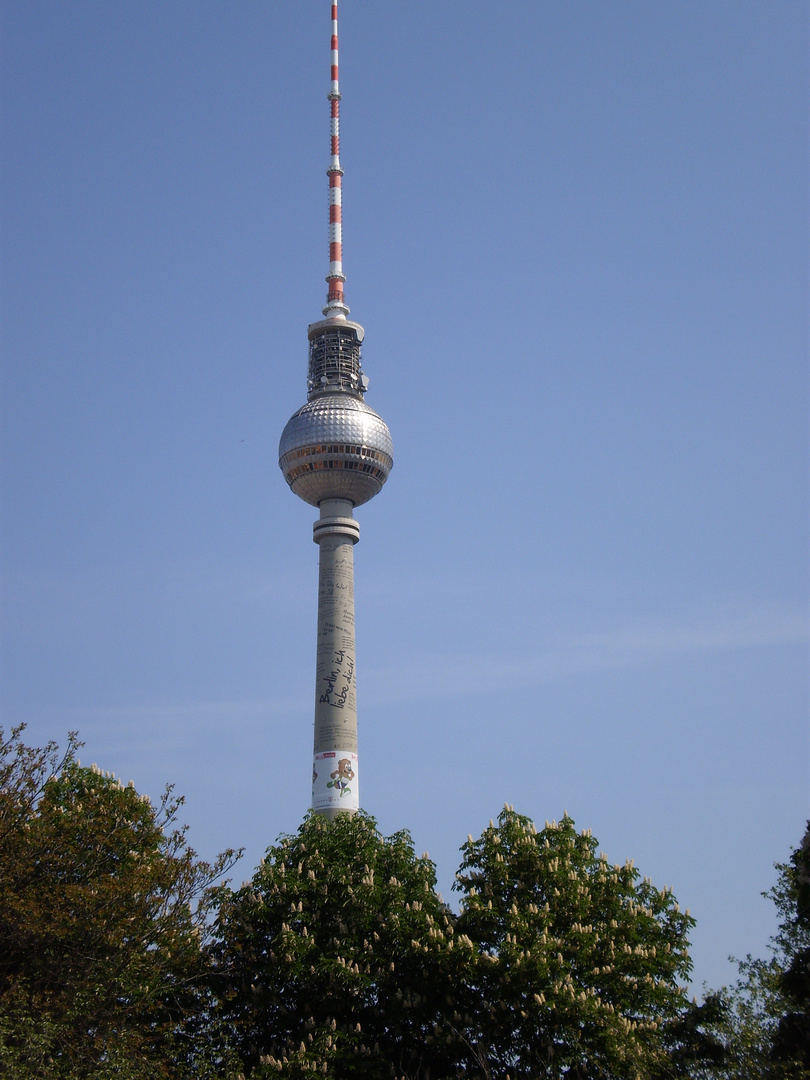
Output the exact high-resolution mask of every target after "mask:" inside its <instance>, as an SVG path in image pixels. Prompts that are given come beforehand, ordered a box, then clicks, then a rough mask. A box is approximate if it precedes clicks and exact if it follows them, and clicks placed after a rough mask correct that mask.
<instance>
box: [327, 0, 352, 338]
mask: <svg viewBox="0 0 810 1080" xmlns="http://www.w3.org/2000/svg"><path fill="white" fill-rule="evenodd" d="M337 9H338V6H337V0H332V82H331V86H330V88H329V102H330V107H331V137H332V139H331V142H332V146H331V158H330V162H329V168H328V169H327V170H326V171H327V173H328V176H329V273H328V274H327V275H326V280H327V282H328V283H329V291H328V293H327V295H326V307H325V308H324V309H323V313H324V315H326V317H327V318H329V319H345V318H346V316H347V315H348V314H349V309H348V308H347V307H346V304H345V303H344V300H343V282H344V281H345V280H346V278H345V276H344V274H343V223H342V199H341V181H342V178H343V169H341V167H340V89H339V87H338V20H337Z"/></svg>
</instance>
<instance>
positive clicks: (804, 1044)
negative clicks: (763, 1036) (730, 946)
mask: <svg viewBox="0 0 810 1080" xmlns="http://www.w3.org/2000/svg"><path fill="white" fill-rule="evenodd" d="M778 869H779V871H780V876H779V881H778V882H777V885H776V886H775V888H773V889H772V890H771V892H770V896H771V899H772V900H773V901H774V903H775V904H776V910H777V911H778V912H779V915H780V916H781V922H780V924H779V932H778V933H777V935H776V938H775V945H776V947H777V949H778V950H779V953H780V955H781V957H782V960H783V970H782V973H781V977H780V985H779V990H780V992H781V994H782V997H783V1001H784V1006H785V1007H784V1009H783V1011H782V1014H781V1016H780V1017H779V1023H778V1024H777V1027H776V1031H775V1032H774V1036H773V1041H772V1045H771V1062H770V1067H769V1071H768V1078H769V1080H800V1078H806V1077H810V821H809V822H808V823H807V828H806V830H805V833H804V837H803V838H802V842H801V844H800V845H799V847H798V848H796V850H795V851H794V852H793V854H792V855H791V858H790V863H789V864H788V865H785V866H780V867H778Z"/></svg>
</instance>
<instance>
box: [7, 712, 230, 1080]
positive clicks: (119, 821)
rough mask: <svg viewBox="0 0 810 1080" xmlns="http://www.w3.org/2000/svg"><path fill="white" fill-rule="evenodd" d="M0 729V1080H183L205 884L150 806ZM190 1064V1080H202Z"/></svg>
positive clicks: (203, 870) (172, 818)
mask: <svg viewBox="0 0 810 1080" xmlns="http://www.w3.org/2000/svg"><path fill="white" fill-rule="evenodd" d="M21 733H22V729H21V728H16V729H14V730H12V732H11V734H10V735H9V737H6V736H5V733H4V732H3V731H2V730H1V729H0V1072H2V1073H3V1075H7V1076H11V1077H20V1078H23V1077H25V1078H29V1077H32V1076H37V1077H43V1078H57V1077H58V1078H66V1080H67V1078H69V1080H74V1078H75V1080H79V1078H81V1080H90V1078H106V1077H113V1076H114V1077H120V1078H127V1080H130V1078H131V1080H140V1078H142V1077H143V1078H144V1080H145V1078H147V1077H148V1078H150V1080H152V1078H154V1077H160V1076H172V1077H182V1076H185V1075H190V1074H191V1069H192V1062H193V1061H194V1058H195V1055H196V1049H195V1040H194V1039H193V1038H192V1035H191V1031H192V1028H193V1020H194V1018H195V1017H199V1016H200V1015H201V1014H202V1011H203V1008H204V1001H203V998H202V996H201V995H202V988H203V986H204V975H205V972H204V967H203V962H202V951H201V942H202V940H203V939H204V938H205V936H206V934H207V933H208V930H207V915H208V911H209V909H210V903H211V890H212V886H213V884H214V882H215V881H216V880H217V879H219V878H221V875H222V874H223V873H224V872H225V871H226V869H227V867H228V866H229V865H231V863H232V861H233V858H234V853H233V852H226V853H224V854H223V855H222V856H220V857H219V859H218V860H217V861H216V862H215V863H214V865H209V864H207V863H205V862H201V861H199V860H198V859H197V857H196V855H195V852H194V851H193V850H192V849H191V848H189V847H188V845H187V843H186V839H185V830H184V829H182V828H177V827H176V824H175V822H176V815H177V812H178V809H179V807H180V805H181V802H182V800H180V799H174V798H172V796H171V791H170V789H169V790H167V791H166V793H165V795H164V796H163V798H162V799H161V801H160V802H159V803H158V804H157V805H156V806H153V805H152V804H151V803H150V801H149V799H148V797H146V796H141V795H139V794H138V793H137V792H136V791H135V789H134V787H133V786H132V785H131V784H130V786H128V787H124V786H122V785H121V784H120V783H119V782H118V781H117V780H116V779H115V778H114V777H113V776H111V775H110V774H106V773H102V772H101V771H100V770H98V769H96V768H95V766H93V767H91V768H84V767H82V766H81V765H80V764H79V762H78V760H77V759H76V750H77V747H78V745H79V744H78V742H77V741H76V738H75V736H70V738H69V741H68V747H67V751H66V753H65V754H64V755H63V756H62V757H61V758H60V757H59V755H58V753H57V748H56V746H55V745H54V744H52V743H49V744H48V746H46V747H45V748H42V749H36V748H31V747H27V746H25V744H24V743H23V742H22V738H21ZM203 1073H204V1068H203V1066H202V1065H200V1068H198V1069H197V1073H196V1074H197V1075H203Z"/></svg>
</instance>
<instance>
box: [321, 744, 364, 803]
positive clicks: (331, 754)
mask: <svg viewBox="0 0 810 1080" xmlns="http://www.w3.org/2000/svg"><path fill="white" fill-rule="evenodd" d="M312 809H313V810H348V811H349V812H350V813H351V812H353V811H355V810H359V809H360V798H359V795H358V787H357V754H353V753H351V751H348V750H327V751H325V752H324V753H321V754H316V755H315V757H314V758H313V762H312Z"/></svg>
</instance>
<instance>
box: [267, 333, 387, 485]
mask: <svg viewBox="0 0 810 1080" xmlns="http://www.w3.org/2000/svg"><path fill="white" fill-rule="evenodd" d="M307 336H308V338H309V377H308V379H307V386H308V388H309V393H308V395H307V403H306V405H304V406H303V407H302V408H300V409H299V410H298V412H296V413H294V414H293V416H291V417H290V419H289V420H288V422H287V426H286V427H285V428H284V431H283V432H282V434H281V441H280V443H279V447H278V463H279V467H280V468H281V471H282V473H283V474H284V479H285V480H286V481H287V483H288V484H289V485H290V487H291V488H292V490H293V491H294V492H295V494H296V495H298V496H299V498H301V499H303V500H304V502H308V503H310V505H312V506H318V505H319V503H321V502H323V501H324V499H348V500H349V501H350V502H352V503H354V505H355V506H360V505H361V504H362V503H365V502H368V501H369V499H373V498H374V496H375V495H377V494H378V493H379V492H380V491H381V490H382V486H383V484H384V483H385V481H386V480H387V479H388V474H389V473H390V472H391V468H392V466H393V464H394V458H393V452H394V451H393V445H392V443H391V433H390V432H389V430H388V427H387V425H386V424H385V421H384V420H383V419H382V417H380V416H378V415H377V413H375V412H374V410H373V409H371V408H369V406H368V405H366V403H365V401H364V400H363V394H364V393H365V392H366V389H367V387H368V379H367V378H366V377H365V375H363V373H362V370H361V364H360V345H361V344H362V341H363V337H364V331H363V327H362V326H360V324H359V323H354V322H349V321H348V320H347V319H325V320H323V321H321V322H316V323H312V325H311V326H310V327H309V329H308V331H307Z"/></svg>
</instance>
